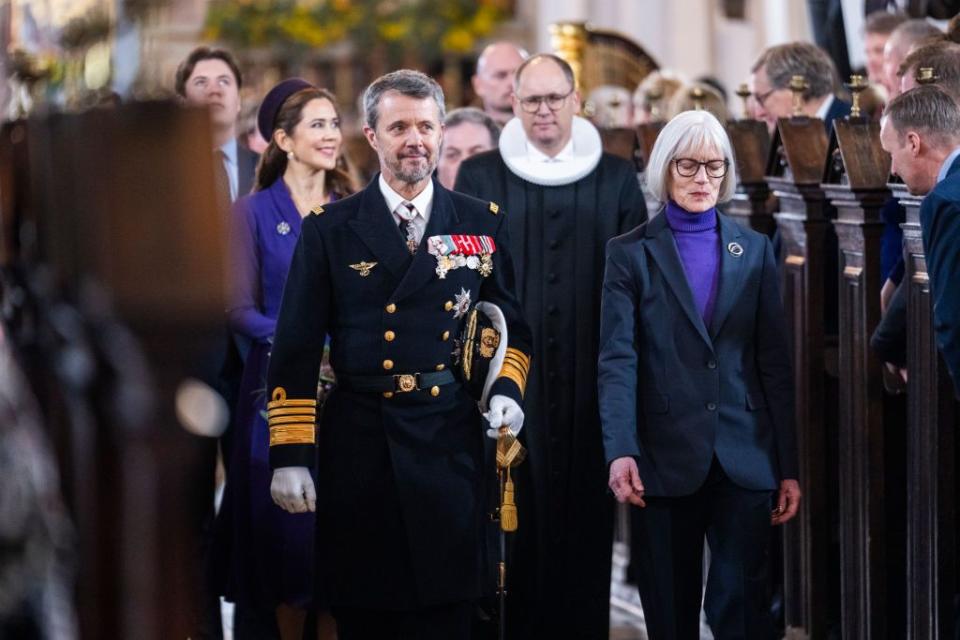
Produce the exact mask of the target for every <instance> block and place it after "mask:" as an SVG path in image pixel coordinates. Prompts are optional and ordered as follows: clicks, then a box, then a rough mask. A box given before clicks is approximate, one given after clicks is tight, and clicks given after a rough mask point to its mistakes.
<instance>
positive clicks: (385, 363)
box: [383, 360, 393, 371]
mask: <svg viewBox="0 0 960 640" xmlns="http://www.w3.org/2000/svg"><path fill="white" fill-rule="evenodd" d="M383 368H384V369H386V370H387V371H390V369H393V360H384V361H383Z"/></svg>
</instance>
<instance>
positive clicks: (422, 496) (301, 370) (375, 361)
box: [267, 178, 530, 609]
mask: <svg viewBox="0 0 960 640" xmlns="http://www.w3.org/2000/svg"><path fill="white" fill-rule="evenodd" d="M434 189H435V191H434V199H433V209H432V211H431V214H430V220H429V222H428V224H427V229H426V232H425V233H424V237H423V241H422V242H421V244H420V247H419V249H418V251H417V253H416V255H414V256H411V255H410V253H409V251H408V250H407V247H406V244H405V240H404V238H403V237H402V236H401V235H400V231H399V229H398V228H397V224H396V222H394V220H393V217H392V216H391V213H390V211H389V210H388V209H387V205H386V202H385V201H384V198H383V194H382V193H381V192H380V188H379V186H378V183H377V179H376V178H374V179H373V181H372V182H371V183H370V185H369V186H368V187H367V188H366V189H365V190H363V191H361V192H359V193H357V194H354V195H353V196H350V197H348V198H345V199H343V200H338V201H336V202H333V203H330V204H328V205H326V206H324V208H323V211H322V212H321V213H320V214H319V215H309V216H307V217H306V218H304V220H303V224H302V226H301V230H300V238H299V240H298V242H297V246H296V249H295V250H294V254H293V260H292V262H291V264H290V271H289V274H288V276H287V282H286V285H285V287H284V291H283V301H282V303H281V306H280V314H279V317H278V319H277V327H276V334H275V337H274V342H273V350H272V355H271V358H270V365H269V370H268V373H267V383H268V384H267V388H268V389H269V390H271V395H273V394H274V393H275V392H276V391H275V390H277V389H278V388H282V389H284V390H285V391H286V395H287V398H288V399H289V400H312V399H315V398H316V393H317V378H318V374H319V370H320V358H321V355H322V353H323V348H324V343H325V339H326V336H327V335H329V336H330V362H331V364H332V365H333V369H334V371H336V374H337V376H338V377H340V378H341V384H339V385H338V386H337V388H336V389H334V391H333V392H332V393H331V394H330V397H329V398H328V399H327V401H326V404H325V405H324V407H323V416H322V418H321V419H320V425H319V428H318V429H317V442H318V445H319V446H318V447H315V446H314V445H313V443H312V439H304V440H297V441H290V442H276V443H272V446H271V447H270V462H271V464H272V466H273V467H274V468H277V467H283V466H311V467H312V466H314V464H315V460H316V458H317V455H318V451H317V450H318V449H319V464H318V465H316V466H317V497H318V498H317V567H318V571H319V572H320V576H319V577H318V584H319V585H321V588H322V589H324V590H325V591H326V598H327V602H328V604H331V605H333V606H351V607H363V608H372V609H411V608H422V607H428V606H434V605H437V604H443V603H449V602H456V601H464V600H470V599H473V598H476V597H478V596H479V594H480V579H479V576H480V566H479V565H480V559H479V546H478V545H479V538H480V531H481V516H482V514H481V509H480V496H479V489H480V487H479V484H480V474H481V467H480V464H481V454H482V444H483V438H484V435H483V429H482V428H481V421H480V414H479V411H478V409H477V403H476V401H475V400H474V399H473V398H472V397H471V396H470V395H468V394H467V392H466V391H465V390H464V388H463V387H462V386H461V385H460V384H459V383H457V382H454V383H451V384H447V385H444V386H441V387H438V389H437V391H436V393H434V392H432V391H431V389H430V388H429V387H428V388H425V389H422V390H417V391H411V392H408V393H399V392H398V393H396V394H393V395H391V396H390V397H384V396H383V395H382V394H381V393H375V392H374V393H368V392H356V391H351V390H350V389H349V388H348V387H349V385H345V384H343V378H344V377H345V376H384V375H396V374H414V373H422V372H434V371H436V370H440V369H443V368H445V369H448V370H449V369H452V368H453V361H452V358H453V356H452V352H453V350H454V342H455V340H454V339H455V337H456V336H458V335H459V333H460V330H461V329H462V326H463V323H464V318H463V316H462V315H461V314H460V313H459V308H458V305H457V303H459V302H460V301H461V300H466V299H467V298H469V299H470V300H473V301H477V300H486V301H489V302H493V303H494V304H497V305H498V306H499V307H500V308H501V309H502V310H503V313H504V316H505V318H506V322H507V327H508V336H509V338H508V345H509V347H508V350H507V361H508V362H509V361H513V362H520V361H523V360H525V359H526V358H525V357H524V356H522V355H518V354H520V353H522V354H526V355H527V356H528V355H529V354H530V330H529V328H528V327H527V324H526V323H525V322H524V320H523V318H522V315H521V312H520V305H519V303H518V302H517V299H516V296H515V294H514V285H513V265H512V263H511V259H510V241H509V238H508V236H507V220H506V215H505V214H504V213H503V212H502V211H500V210H499V208H498V207H496V206H494V205H492V204H491V203H490V202H484V201H480V200H477V199H475V198H472V197H469V196H465V195H463V194H460V193H456V192H452V191H448V190H447V189H445V188H443V187H442V186H441V185H440V184H439V183H438V182H436V181H435V182H434ZM448 234H450V235H453V234H463V235H470V236H486V237H488V238H491V239H492V240H493V242H494V243H495V245H496V250H495V251H494V252H493V254H492V256H491V258H492V261H493V271H492V272H491V273H490V274H489V275H488V276H487V277H484V276H483V274H482V273H481V272H480V271H479V270H477V269H471V268H469V267H467V266H463V267H460V268H456V269H452V270H450V271H449V272H447V273H446V276H445V277H443V278H441V277H440V276H439V275H438V274H437V273H436V269H437V259H436V257H435V256H434V255H431V254H430V253H428V251H427V239H428V238H429V237H431V236H439V235H448ZM364 262H365V263H367V264H368V268H367V270H366V271H364V270H361V269H359V268H358V265H359V264H361V263H364ZM511 350H513V351H511ZM527 363H528V361H527ZM524 366H526V365H524ZM505 368H506V366H505ZM515 380H516V378H514V379H511V378H508V377H501V378H499V379H498V380H497V382H495V383H494V384H493V388H492V390H491V395H496V394H498V393H499V394H504V395H507V396H510V397H512V398H514V399H515V400H517V402H522V397H521V394H522V388H520V387H518V383H517V382H515ZM274 430H276V427H275V428H274ZM311 434H312V431H311Z"/></svg>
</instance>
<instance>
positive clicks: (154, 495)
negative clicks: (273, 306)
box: [0, 103, 226, 640]
mask: <svg viewBox="0 0 960 640" xmlns="http://www.w3.org/2000/svg"><path fill="white" fill-rule="evenodd" d="M28 131H29V133H28V137H27V146H28V148H29V152H28V154H27V156H26V157H27V158H28V162H27V166H25V167H24V166H21V167H20V168H21V169H23V170H24V172H23V174H24V175H23V177H22V180H21V181H20V184H19V185H18V186H19V187H20V189H22V190H24V191H26V192H27V193H28V194H29V195H28V198H27V200H28V201H29V203H30V206H29V208H28V209H24V210H20V211H16V212H14V213H15V216H14V217H15V218H16V219H17V222H18V224H19V231H20V232H24V231H30V233H31V234H32V236H33V237H34V238H35V243H34V244H32V245H31V247H32V248H29V249H30V250H29V251H27V248H25V249H24V251H23V252H21V253H20V254H19V255H17V256H16V259H18V260H20V261H21V266H22V267H23V268H24V270H25V271H28V272H31V273H35V274H39V273H41V272H40V271H39V270H38V264H39V263H42V264H43V265H44V271H43V273H44V274H46V275H45V276H44V278H43V279H42V281H43V282H45V283H47V285H48V286H47V287H46V291H47V292H48V293H49V294H50V300H51V301H52V302H55V303H58V304H59V303H61V302H62V303H63V305H62V307H63V308H62V309H61V316H59V319H60V320H61V321H62V320H67V321H69V322H65V323H61V326H62V327H66V328H67V329H77V330H79V332H78V334H77V335H75V336H73V337H74V338H76V341H77V346H78V347H82V348H84V349H86V348H89V349H91V353H94V354H96V360H95V361H94V362H93V363H92V364H93V365H94V370H93V375H92V377H90V378H89V379H85V378H83V377H82V376H74V377H75V378H77V377H79V380H78V382H77V383H76V385H74V386H75V388H72V389H65V388H64V386H65V385H62V384H59V383H58V381H59V380H61V378H58V377H56V376H55V375H52V372H51V367H50V366H49V364H50V363H47V368H46V371H45V373H46V374H47V377H48V379H49V380H48V382H46V383H45V384H43V383H42V384H40V385H39V386H38V387H36V388H35V390H36V391H37V395H38V400H39V403H40V406H41V408H42V410H43V412H44V417H45V420H46V422H47V425H48V429H50V430H51V436H52V438H51V439H52V440H53V441H54V442H55V443H56V445H57V446H56V449H57V453H58V458H59V459H58V462H59V464H60V469H61V478H62V483H63V485H64V494H65V499H66V501H67V505H68V508H69V511H70V514H71V517H72V519H73V521H74V523H75V525H76V529H77V541H76V551H77V558H76V561H77V585H76V610H77V612H78V616H79V625H80V632H81V637H84V638H141V639H144V640H154V639H157V640H159V639H160V638H174V637H179V638H183V637H188V636H189V635H193V634H195V633H196V618H195V612H196V609H197V608H198V607H199V605H200V596H199V593H198V588H199V584H200V579H201V576H200V573H201V572H200V567H201V565H200V553H199V551H200V531H199V528H200V523H201V520H202V517H203V514H205V513H208V512H209V510H210V499H211V497H212V489H213V477H212V470H213V469H212V466H209V467H208V466H207V463H208V462H209V459H208V458H207V459H204V458H205V452H207V451H209V449H210V445H211V444H212V445H213V446H214V448H215V440H213V439H211V438H198V437H196V436H194V435H191V434H189V433H187V431H185V430H184V429H182V428H181V426H180V423H179V421H178V417H177V414H176V413H175V398H176V390H177V389H178V387H179V385H180V383H181V382H182V381H183V380H184V378H185V377H186V376H187V375H188V373H189V372H190V371H191V370H192V369H194V368H195V367H196V366H197V364H198V362H197V361H198V359H200V358H201V357H202V355H203V353H204V352H205V351H206V350H208V349H209V348H210V346H211V345H213V344H215V343H216V341H219V340H223V339H224V333H223V326H224V315H223V310H224V308H225V304H224V287H223V280H224V273H225V269H224V267H225V260H224V256H225V251H224V249H225V244H226V235H225V222H226V212H225V211H224V210H223V209H222V207H220V206H219V205H218V203H217V201H216V195H215V190H214V169H213V166H214V165H213V157H212V152H211V149H212V147H213V145H212V138H211V135H210V127H209V118H208V115H207V114H206V113H205V112H202V111H188V110H184V109H181V108H179V107H178V106H176V105H175V104H172V103H169V104H168V103H143V104H132V105H127V106H123V107H120V108H119V109H117V110H113V111H109V112H108V111H92V112H88V113H83V114H53V115H49V116H47V117H43V118H37V119H34V120H31V121H30V122H29V127H28ZM3 144H4V140H3V139H0V146H2V145H3ZM5 214H6V212H5ZM6 217H7V216H6V215H5V216H4V219H6ZM67 311H69V313H66V315H63V312H67ZM64 335H65V336H66V337H67V338H70V337H71V336H70V333H69V331H65V332H64ZM34 355H35V354H34ZM73 355H74V356H76V355H77V354H73ZM81 355H82V354H81ZM71 362H73V363H74V364H76V363H77V362H78V361H77V360H71ZM81 362H82V361H81ZM34 365H35V368H36V367H40V368H41V369H42V368H43V365H42V364H38V363H36V362H34ZM117 367H119V368H117ZM111 371H120V372H122V373H123V374H124V375H127V374H133V377H134V378H135V379H130V377H126V378H124V379H118V378H114V377H111V376H110V375H109V372H111ZM81 372H82V370H81ZM41 373H43V371H41ZM74 373H76V372H74ZM105 374H106V375H105ZM84 380H87V381H86V382H85V381H84ZM66 386H69V385H66ZM181 408H182V407H181Z"/></svg>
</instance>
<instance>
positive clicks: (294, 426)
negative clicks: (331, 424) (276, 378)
mask: <svg viewBox="0 0 960 640" xmlns="http://www.w3.org/2000/svg"><path fill="white" fill-rule="evenodd" d="M272 397H273V399H272V400H271V401H270V402H268V403H267V424H268V426H269V427H270V446H271V447H272V446H274V445H281V444H314V443H316V441H317V432H316V426H315V423H316V421H317V401H316V400H287V391H286V389H284V388H283V387H277V388H276V389H274V390H273V396H272Z"/></svg>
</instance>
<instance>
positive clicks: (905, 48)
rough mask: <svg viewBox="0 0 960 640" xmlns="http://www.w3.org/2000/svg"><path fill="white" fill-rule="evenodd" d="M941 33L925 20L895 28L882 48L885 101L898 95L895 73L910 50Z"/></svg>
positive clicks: (910, 22) (897, 78) (898, 86)
mask: <svg viewBox="0 0 960 640" xmlns="http://www.w3.org/2000/svg"><path fill="white" fill-rule="evenodd" d="M942 34H943V32H942V31H940V29H937V28H936V27H935V26H933V25H932V24H930V23H929V22H927V21H926V20H907V21H905V22H903V23H901V24H900V25H898V26H897V28H896V29H894V30H893V32H891V33H890V37H889V38H888V39H887V43H886V44H885V45H884V47H883V86H884V88H885V89H886V90H887V99H888V100H892V99H894V98H896V97H897V96H898V95H900V76H899V75H898V74H897V72H898V71H899V70H900V65H901V64H903V60H904V58H906V57H907V54H908V53H910V49H911V48H912V47H914V46H915V45H917V44H918V43H919V42H921V41H922V40H925V39H926V38H930V37H933V36H939V35H942Z"/></svg>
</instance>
